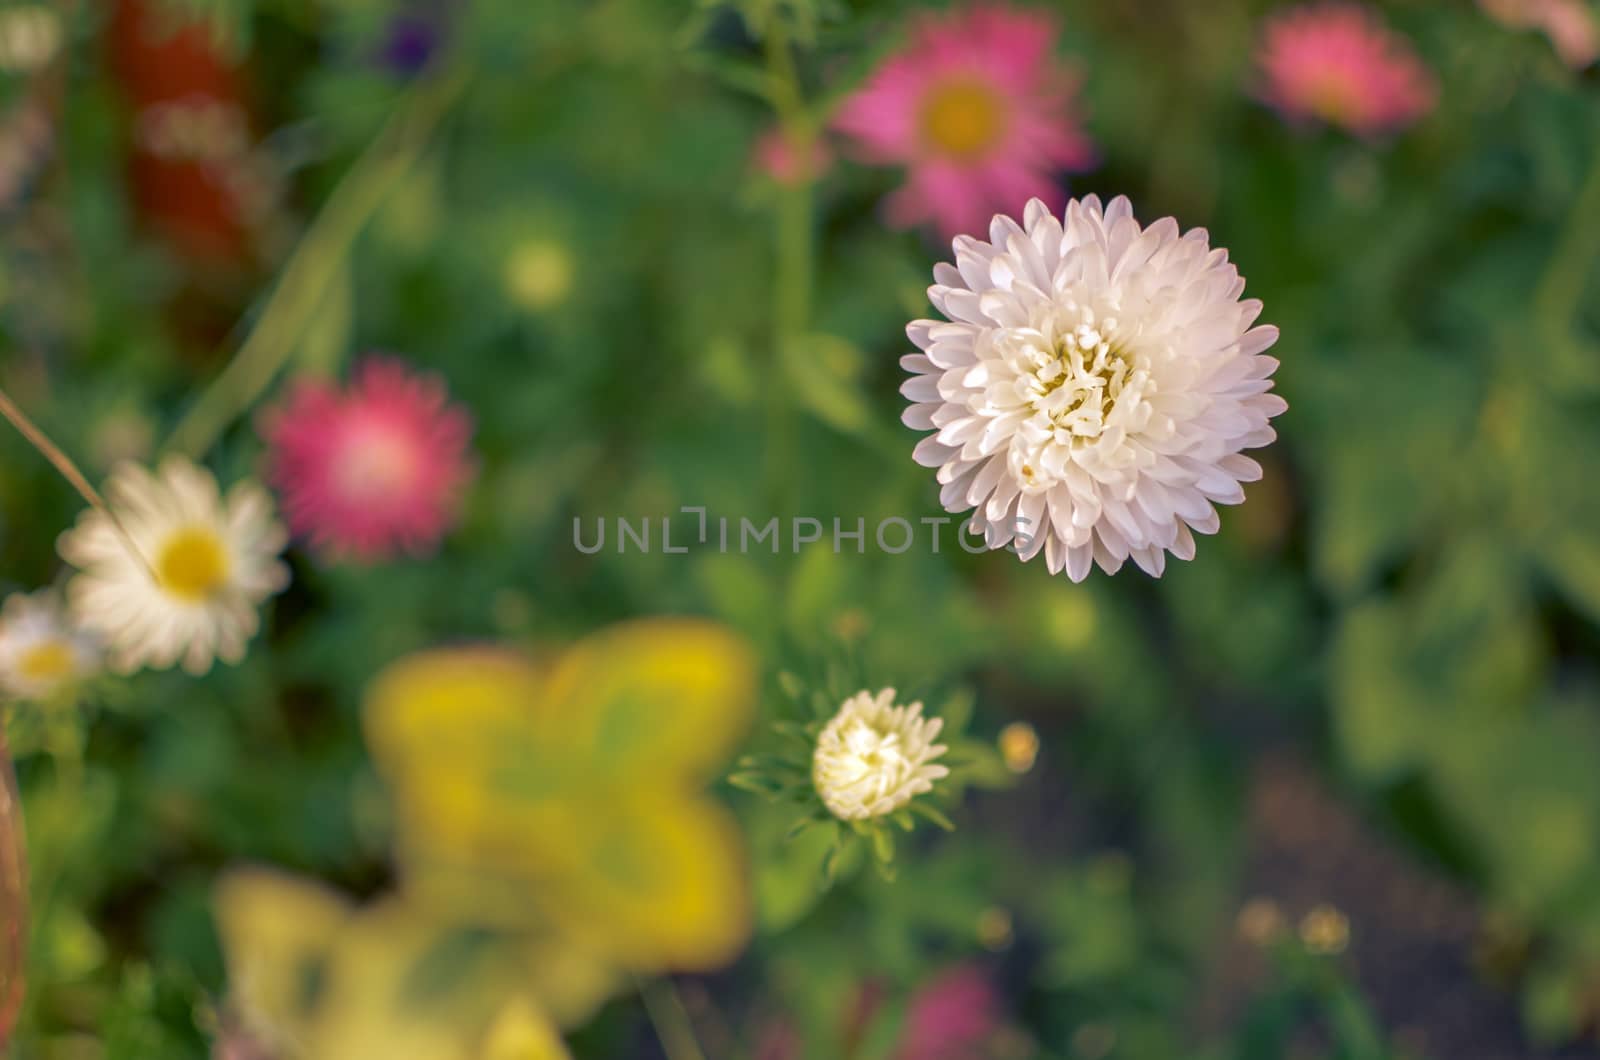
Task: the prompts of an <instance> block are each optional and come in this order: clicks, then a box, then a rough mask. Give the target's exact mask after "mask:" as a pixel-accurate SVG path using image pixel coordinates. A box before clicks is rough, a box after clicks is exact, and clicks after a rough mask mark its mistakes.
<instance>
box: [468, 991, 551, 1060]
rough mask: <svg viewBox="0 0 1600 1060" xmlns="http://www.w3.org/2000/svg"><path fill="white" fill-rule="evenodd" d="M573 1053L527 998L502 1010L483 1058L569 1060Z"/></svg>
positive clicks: (489, 1059)
mask: <svg viewBox="0 0 1600 1060" xmlns="http://www.w3.org/2000/svg"><path fill="white" fill-rule="evenodd" d="M569 1056H570V1054H569V1053H568V1052H567V1048H566V1046H565V1045H563V1044H562V1041H561V1038H560V1036H558V1035H557V1034H556V1032H555V1030H554V1028H552V1027H551V1026H550V1023H549V1021H548V1020H546V1019H545V1018H544V1017H543V1016H541V1015H540V1014H539V1013H538V1012H536V1011H534V1009H533V1008H532V1007H531V1006H529V1005H528V1004H527V1002H525V1001H512V1002H511V1003H509V1004H508V1005H506V1007H505V1008H504V1009H503V1010H501V1012H500V1015H499V1016H498V1017H496V1019H495V1021H494V1026H492V1027H490V1028H489V1035H488V1037H487V1038H486V1039H484V1043H483V1050H482V1052H480V1053H479V1058H480V1060H567V1058H568V1057H569Z"/></svg>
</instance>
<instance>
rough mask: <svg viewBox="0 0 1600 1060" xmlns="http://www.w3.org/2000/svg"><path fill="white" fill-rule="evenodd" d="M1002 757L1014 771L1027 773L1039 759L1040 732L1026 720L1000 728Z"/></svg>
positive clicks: (1007, 766)
mask: <svg viewBox="0 0 1600 1060" xmlns="http://www.w3.org/2000/svg"><path fill="white" fill-rule="evenodd" d="M999 743H1000V757H1001V758H1002V759H1004V760H1005V763H1006V768H1007V769H1009V770H1011V772H1013V773H1018V774H1021V773H1026V772H1027V771H1028V770H1030V769H1032V768H1033V764H1034V762H1036V761H1038V759H1039V733H1038V731H1037V730H1035V729H1034V727H1033V726H1032V725H1029V724H1028V723H1027V722H1025V721H1014V722H1012V723H1011V724H1010V725H1007V726H1006V727H1005V728H1003V729H1001V730H1000V741H999Z"/></svg>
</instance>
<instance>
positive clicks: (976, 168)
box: [834, 4, 1094, 236]
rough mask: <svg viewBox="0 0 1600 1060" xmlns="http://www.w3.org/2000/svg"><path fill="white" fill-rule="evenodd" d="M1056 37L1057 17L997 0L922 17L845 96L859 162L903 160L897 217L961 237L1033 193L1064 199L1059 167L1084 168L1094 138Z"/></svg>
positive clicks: (844, 120)
mask: <svg viewBox="0 0 1600 1060" xmlns="http://www.w3.org/2000/svg"><path fill="white" fill-rule="evenodd" d="M1056 35H1057V26H1056V21H1055V19H1054V18H1053V17H1051V16H1050V15H1048V14H1046V13H1044V12H1042V11H1021V10H1015V9H1012V8H1007V7H1002V6H999V5H998V4H994V5H989V6H981V7H974V8H971V9H968V10H965V11H957V12H955V13H952V14H948V15H945V16H942V17H941V16H934V15H928V16H924V17H923V18H922V19H921V20H920V21H919V22H918V23H917V24H916V25H915V26H914V27H913V30H912V34H911V39H910V41H909V42H908V43H907V44H906V45H905V46H904V47H903V48H901V49H900V50H899V51H897V52H896V53H894V54H893V55H891V56H889V57H888V58H887V59H886V60H885V61H884V62H883V64H882V65H881V66H880V67H879V68H878V70H877V71H876V72H875V73H874V74H873V75H872V77H871V78H869V79H868V81H867V83H866V84H865V85H864V86H862V87H861V88H860V89H859V90H858V91H857V92H855V94H854V95H852V96H851V97H850V98H849V99H847V100H846V101H845V103H844V106H843V107H842V109H841V110H840V112H839V115H838V117H837V118H836V119H835V122H834V127H835V128H836V129H837V130H838V131H839V132H841V133H843V134H844V135H846V136H848V137H849V138H850V139H852V140H853V141H854V142H855V143H856V144H857V146H858V147H859V149H860V153H861V156H862V158H863V160H864V161H867V162H870V163H874V164H879V165H902V166H904V167H905V168H906V170H907V177H906V183H905V185H904V186H903V187H901V188H900V189H899V190H898V191H896V192H895V193H894V194H893V195H891V196H890V197H889V200H888V203H887V206H888V216H889V220H890V222H891V223H893V224H896V225H899V226H902V227H910V226H912V225H916V224H919V223H921V222H923V221H932V222H934V223H935V224H936V225H938V227H939V229H940V230H941V232H942V233H943V234H944V235H946V236H954V235H959V234H960V233H963V232H975V231H982V230H983V229H984V228H986V227H987V225H988V223H989V218H990V217H992V216H993V215H994V214H996V213H1016V212H1017V211H1018V210H1020V209H1021V208H1022V205H1023V204H1024V203H1026V202H1027V201H1028V200H1029V199H1031V198H1035V197H1038V198H1042V199H1044V200H1046V201H1047V202H1050V203H1052V205H1054V206H1060V205H1061V204H1062V202H1063V201H1064V199H1065V196H1064V195H1063V194H1062V193H1061V192H1060V189H1059V188H1058V187H1057V186H1056V184H1057V182H1056V176H1057V175H1058V174H1059V173H1060V172H1061V171H1064V170H1082V169H1086V168H1088V167H1089V166H1090V165H1091V164H1092V163H1093V161H1094V147H1093V144H1092V143H1091V142H1090V141H1089V138H1088V136H1087V135H1086V134H1085V133H1084V131H1083V128H1082V125H1081V121H1080V118H1079V114H1078V107H1077V94H1078V82H1079V78H1078V75H1077V74H1076V73H1075V72H1074V71H1073V70H1072V69H1071V68H1070V67H1069V66H1067V65H1066V64H1064V63H1062V62H1061V61H1060V60H1058V59H1057V58H1056V56H1055V55H1054V54H1053V53H1054V49H1055V43H1056Z"/></svg>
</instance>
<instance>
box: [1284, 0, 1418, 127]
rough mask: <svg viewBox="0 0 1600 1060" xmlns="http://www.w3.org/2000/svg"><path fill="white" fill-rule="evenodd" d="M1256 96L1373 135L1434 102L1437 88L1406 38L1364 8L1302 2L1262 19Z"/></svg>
mask: <svg viewBox="0 0 1600 1060" xmlns="http://www.w3.org/2000/svg"><path fill="white" fill-rule="evenodd" d="M1257 62H1258V63H1259V65H1260V68H1261V73H1262V76H1263V82H1264V83H1263V84H1262V86H1261V90H1260V92H1261V98H1262V99H1263V100H1264V101H1265V102H1266V103H1268V104H1270V105H1271V106H1273V107H1275V108H1277V110H1278V112H1279V113H1280V114H1282V115H1283V116H1284V117H1285V118H1286V119H1288V120H1290V121H1296V122H1299V121H1323V122H1326V123H1328V124H1329V125H1336V126H1339V127H1340V128H1342V129H1346V130H1348V131H1350V132H1352V133H1355V134H1357V135H1358V136H1377V135H1379V134H1382V133H1385V132H1392V131H1394V130H1396V129H1400V128H1403V127H1404V126H1406V125H1409V124H1411V123H1412V122H1413V121H1416V120H1417V119H1418V118H1420V117H1421V116H1422V115H1424V114H1426V113H1427V112H1428V111H1430V110H1432V109H1433V104H1434V100H1435V97H1436V95H1437V89H1436V87H1435V84H1434V79H1433V75H1432V74H1431V73H1429V71H1428V69H1427V68H1426V67H1425V66H1423V65H1422V62H1421V60H1419V59H1418V58H1417V55H1416V53H1415V52H1414V51H1413V50H1412V48H1411V45H1410V43H1409V42H1408V41H1407V40H1406V39H1405V38H1404V37H1402V36H1400V35H1398V34H1396V33H1393V32H1391V31H1390V30H1389V29H1388V27H1386V26H1385V25H1384V24H1383V22H1382V21H1381V20H1380V19H1379V18H1378V16H1377V15H1376V14H1374V13H1373V12H1372V11H1369V10H1368V9H1367V8H1365V7H1363V6H1361V5H1359V4H1354V3H1345V2H1343V0H1327V2H1322V3H1314V4H1307V5H1303V6H1301V7H1296V8H1291V9H1290V10H1288V11H1285V12H1284V13H1283V14H1280V15H1275V16H1273V17H1272V18H1270V19H1269V20H1268V21H1267V23H1266V29H1265V31H1264V33H1263V35H1262V41H1261V47H1260V51H1259V53H1258V55H1257Z"/></svg>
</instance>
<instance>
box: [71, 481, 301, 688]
mask: <svg viewBox="0 0 1600 1060" xmlns="http://www.w3.org/2000/svg"><path fill="white" fill-rule="evenodd" d="M106 495H107V496H108V497H109V498H110V499H111V500H110V503H111V506H112V510H113V511H115V512H116V513H117V517H118V519H119V520H120V521H121V523H122V530H119V529H118V527H117V526H116V525H114V524H113V523H112V522H111V520H110V519H108V518H107V517H106V516H105V515H104V514H103V513H101V512H99V511H94V510H90V511H87V512H85V513H84V514H83V515H82V516H80V517H79V518H78V523H77V526H75V527H74V528H73V529H71V530H69V531H67V532H66V533H65V534H62V535H61V540H60V542H59V544H58V546H57V547H58V551H59V552H60V553H61V557H62V558H63V559H65V560H66V561H67V562H68V563H70V564H72V565H73V566H74V567H77V568H78V573H77V574H76V575H74V577H73V578H72V580H71V581H70V582H69V583H68V585H67V599H68V604H69V608H70V611H71V614H72V617H73V619H74V620H75V621H76V622H77V624H78V625H79V626H81V627H82V628H83V629H85V630H87V631H89V632H91V633H93V634H96V635H98V636H99V637H101V638H103V639H104V640H105V641H106V642H107V644H109V645H110V646H111V648H112V651H111V653H110V655H111V662H112V665H113V667H114V668H115V669H117V670H119V671H121V672H131V671H133V670H136V669H138V668H140V667H141V666H149V667H154V668H157V669H166V668H168V667H171V666H174V665H181V666H182V667H183V668H184V669H185V670H186V671H188V672H190V673H192V674H197V675H198V674H204V673H206V672H207V671H209V670H210V669H211V666H212V664H213V662H214V661H215V660H216V659H221V660H222V661H223V662H225V663H235V662H238V661H239V660H240V659H242V658H243V657H244V654H245V648H246V645H247V644H248V643H249V641H250V639H251V638H252V637H253V636H254V635H255V633H256V631H257V630H258V629H259V628H260V624H261V623H260V616H259V614H258V608H259V607H260V605H261V603H262V602H263V601H264V600H266V599H267V597H269V596H271V595H272V594H274V593H276V592H278V591H280V590H282V588H283V587H284V586H285V585H287V584H288V580H289V570H288V568H287V567H286V566H284V565H283V564H282V563H281V562H279V560H278V554H279V553H280V552H281V551H282V550H283V547H284V545H285V543H286V542H287V540H288V535H287V534H286V532H285V531H284V528H283V527H282V526H281V525H279V523H278V522H277V520H276V518H275V517H274V515H273V511H272V500H271V498H270V496H269V495H268V494H267V492H266V491H265V490H263V489H262V488H261V487H260V486H259V485H257V484H255V483H253V482H245V483H240V484H239V485H237V486H235V487H234V488H233V489H232V490H231V491H229V493H228V495H227V496H226V497H223V496H222V494H221V493H220V492H219V491H218V489H217V483H216V480H215V479H214V478H212V476H211V474H210V472H208V471H206V470H204V469H203V468H200V467H198V466H196V465H194V464H192V463H190V462H189V461H187V460H182V459H180V458H177V457H172V458H168V459H167V460H166V461H164V462H163V463H162V465H161V467H160V469H159V472H158V474H156V475H152V474H151V473H150V472H148V471H146V470H145V469H144V468H141V467H138V466H136V465H133V464H124V465H122V466H121V467H119V468H117V469H116V471H114V472H113V473H112V476H111V481H110V483H109V484H108V486H107V488H106ZM122 531H126V536H124V534H123V532H122Z"/></svg>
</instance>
